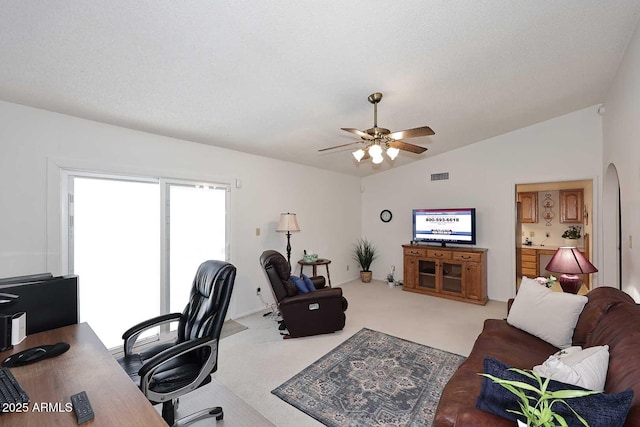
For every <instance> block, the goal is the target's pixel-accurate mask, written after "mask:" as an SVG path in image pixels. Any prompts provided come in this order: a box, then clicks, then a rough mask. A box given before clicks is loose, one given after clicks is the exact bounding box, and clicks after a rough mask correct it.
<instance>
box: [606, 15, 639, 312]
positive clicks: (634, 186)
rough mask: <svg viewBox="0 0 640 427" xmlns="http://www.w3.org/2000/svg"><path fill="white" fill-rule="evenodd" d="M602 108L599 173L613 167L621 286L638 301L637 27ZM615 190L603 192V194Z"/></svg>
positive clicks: (611, 260) (609, 246)
mask: <svg viewBox="0 0 640 427" xmlns="http://www.w3.org/2000/svg"><path fill="white" fill-rule="evenodd" d="M604 105H605V108H606V113H605V115H604V118H603V140H604V153H603V164H602V166H603V171H606V170H607V169H608V168H609V165H611V164H613V165H615V168H616V169H617V171H618V179H619V181H620V203H621V219H622V222H621V227H622V245H621V246H622V286H623V290H624V291H625V292H627V293H628V294H630V295H631V296H633V297H634V299H635V300H636V301H640V221H639V218H640V26H639V27H636V30H635V33H634V35H633V36H632V39H631V41H630V43H629V46H628V48H627V51H626V53H625V56H624V58H623V60H622V62H621V64H620V66H619V68H618V72H617V74H616V77H615V79H614V82H613V84H612V85H611V88H610V90H609V92H608V93H607V97H606V100H605V103H604ZM603 173H604V172H603ZM615 190H617V189H610V188H606V191H615ZM607 208H608V207H607V206H605V208H604V209H607ZM605 220H606V221H614V220H615V219H614V218H610V217H607V218H606V219H605ZM609 237H610V238H609V239H605V242H604V244H605V251H607V254H612V253H614V252H615V238H614V236H609ZM630 237H631V238H632V247H630V245H629V238H630ZM606 265H607V266H608V267H609V268H615V267H616V266H615V257H613V256H609V257H607V258H606ZM613 277H615V276H612V278H613ZM612 285H614V286H615V284H612Z"/></svg>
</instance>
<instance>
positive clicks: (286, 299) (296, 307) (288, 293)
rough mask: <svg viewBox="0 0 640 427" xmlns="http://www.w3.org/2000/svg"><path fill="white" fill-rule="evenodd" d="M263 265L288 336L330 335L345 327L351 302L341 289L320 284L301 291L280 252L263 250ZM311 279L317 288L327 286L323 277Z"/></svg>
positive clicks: (261, 257) (261, 260) (261, 262)
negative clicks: (307, 290) (349, 302)
mask: <svg viewBox="0 0 640 427" xmlns="http://www.w3.org/2000/svg"><path fill="white" fill-rule="evenodd" d="M260 264H262V267H263V268H264V270H265V272H266V273H267V277H268V279H269V283H270V284H271V289H272V290H273V296H274V297H275V299H276V302H277V303H278V307H279V309H280V313H281V314H282V319H283V320H284V324H285V326H286V328H287V330H288V331H289V337H291V338H297V337H305V336H309V335H318V334H329V333H332V332H335V331H339V330H342V329H343V328H344V323H345V319H346V317H345V315H344V312H345V311H346V309H347V305H348V303H347V300H346V299H345V298H344V297H343V296H342V289H340V288H324V287H321V288H320V289H317V290H315V291H313V292H308V293H304V294H301V293H299V292H298V289H297V288H296V286H295V285H294V284H293V282H292V281H291V280H290V277H291V271H290V266H289V263H288V262H287V260H286V259H285V257H284V256H282V255H281V254H280V253H279V252H277V251H272V250H269V251H265V252H263V253H262V255H261V256H260ZM322 279H324V278H322ZM312 281H313V282H314V286H316V288H318V287H319V286H324V280H318V278H315V277H314V278H312Z"/></svg>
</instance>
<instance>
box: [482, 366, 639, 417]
mask: <svg viewBox="0 0 640 427" xmlns="http://www.w3.org/2000/svg"><path fill="white" fill-rule="evenodd" d="M509 368H510V367H509V366H508V365H505V364H504V363H502V362H501V361H499V360H497V359H494V358H491V357H487V358H485V360H484V373H486V374H490V375H493V376H495V377H498V378H502V379H506V380H515V381H522V382H524V383H527V384H530V385H533V386H537V383H536V382H535V380H533V379H531V378H529V377H526V376H524V375H522V374H519V373H517V372H514V371H511V370H509ZM548 390H551V391H557V390H584V389H583V388H581V387H577V386H574V385H571V384H564V383H561V382H558V381H553V380H551V381H550V382H549V386H548ZM532 396H533V394H532ZM632 399H633V391H632V390H626V391H624V392H622V393H617V394H604V393H598V394H592V395H589V396H584V397H579V398H572V399H566V401H567V403H568V404H569V405H570V406H571V408H572V409H573V410H574V411H576V412H577V413H578V414H580V416H582V417H583V418H584V419H585V420H586V421H587V423H588V424H589V425H590V426H591V427H600V426H601V427H615V426H622V425H623V424H624V421H625V419H626V416H627V412H628V411H629V406H630V405H631V400H632ZM518 401H519V399H518V397H517V396H516V395H514V394H513V393H511V392H510V391H508V390H507V389H506V388H504V387H503V386H501V385H500V384H497V383H494V382H493V381H492V380H490V379H489V378H486V377H484V378H482V389H481V392H480V396H479V397H478V400H477V402H476V406H477V407H478V408H479V409H482V410H484V411H488V412H491V413H493V414H496V415H499V416H501V417H504V418H507V419H510V420H512V421H513V422H515V421H516V419H517V417H516V414H513V413H511V412H508V410H519V409H520V408H519V406H518ZM552 409H553V410H554V412H556V413H558V414H560V415H561V416H562V417H563V418H564V419H565V420H566V421H567V424H568V425H569V426H582V423H581V422H580V420H579V419H578V418H577V417H576V416H575V415H574V414H573V412H572V411H571V409H569V408H567V406H566V405H563V404H562V403H556V404H554V405H553V407H552ZM520 417H521V416H520ZM522 421H524V419H522Z"/></svg>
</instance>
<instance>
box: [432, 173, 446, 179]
mask: <svg viewBox="0 0 640 427" xmlns="http://www.w3.org/2000/svg"><path fill="white" fill-rule="evenodd" d="M447 179H449V172H440V173H432V174H431V181H444V180H447Z"/></svg>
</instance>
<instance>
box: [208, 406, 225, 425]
mask: <svg viewBox="0 0 640 427" xmlns="http://www.w3.org/2000/svg"><path fill="white" fill-rule="evenodd" d="M209 415H211V416H214V417H216V421H222V419H223V418H224V412H222V408H221V407H219V406H217V407H215V408H213V409H212V410H211V411H209Z"/></svg>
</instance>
